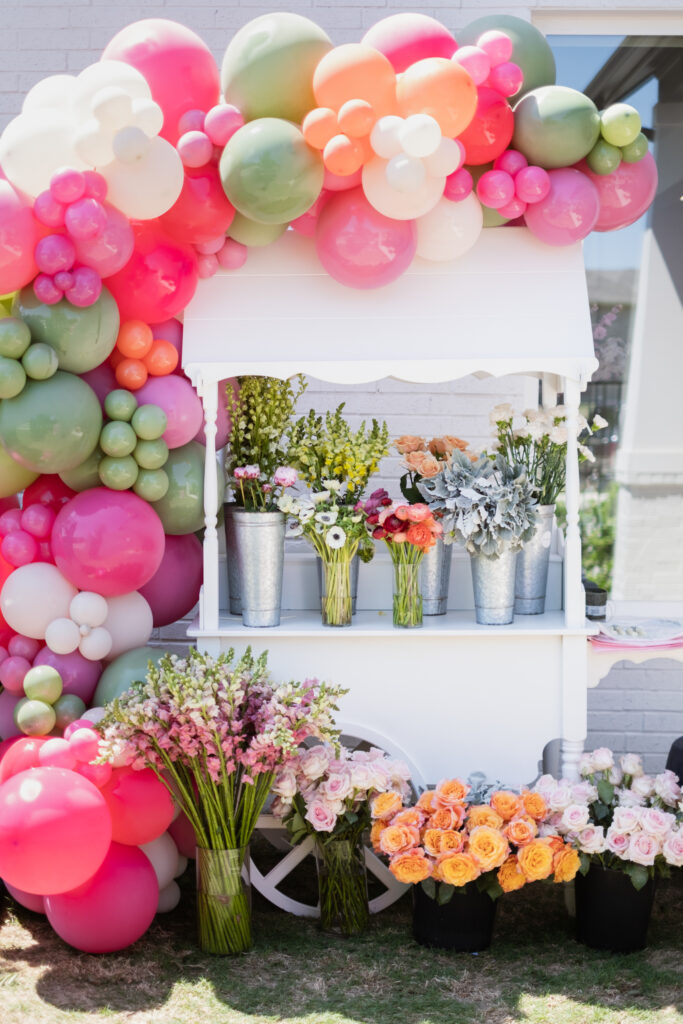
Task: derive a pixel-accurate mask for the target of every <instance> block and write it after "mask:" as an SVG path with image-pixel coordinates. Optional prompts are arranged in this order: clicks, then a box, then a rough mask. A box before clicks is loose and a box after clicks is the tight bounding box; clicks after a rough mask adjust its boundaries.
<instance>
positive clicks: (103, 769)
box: [74, 762, 112, 789]
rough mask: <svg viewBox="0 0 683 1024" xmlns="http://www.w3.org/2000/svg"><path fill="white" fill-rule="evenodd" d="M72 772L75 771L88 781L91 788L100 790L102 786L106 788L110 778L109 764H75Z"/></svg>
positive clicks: (110, 769)
mask: <svg viewBox="0 0 683 1024" xmlns="http://www.w3.org/2000/svg"><path fill="white" fill-rule="evenodd" d="M74 771H77V772H78V774H79V775H82V776H83V778H84V779H89V781H90V782H92V784H93V786H97V788H98V789H102V786H106V785H107V783H108V782H109V780H110V778H111V772H112V768H111V765H110V764H84V763H83V762H77V763H76V767H75V769H74Z"/></svg>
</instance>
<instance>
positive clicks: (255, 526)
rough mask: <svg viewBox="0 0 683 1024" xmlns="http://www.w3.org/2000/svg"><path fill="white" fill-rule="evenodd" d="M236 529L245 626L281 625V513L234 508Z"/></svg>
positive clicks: (283, 540)
mask: <svg viewBox="0 0 683 1024" xmlns="http://www.w3.org/2000/svg"><path fill="white" fill-rule="evenodd" d="M232 518H233V530H234V534H235V549H236V554H237V566H238V570H239V578H240V586H241V596H242V623H243V624H244V625H245V626H279V625H280V605H281V604H282V572H283V569H284V562H285V517H284V515H283V513H282V512H251V511H248V510H246V509H243V508H237V509H235V510H234V511H233V514H232Z"/></svg>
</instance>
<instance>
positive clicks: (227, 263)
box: [216, 238, 249, 270]
mask: <svg viewBox="0 0 683 1024" xmlns="http://www.w3.org/2000/svg"><path fill="white" fill-rule="evenodd" d="M248 254H249V250H248V249H247V247H246V245H243V244H242V243H241V242H236V241H235V239H234V238H226V240H225V244H224V245H223V247H222V249H220V250H219V251H218V253H217V254H216V259H217V260H218V263H219V265H220V266H221V267H222V268H223V270H239V269H240V267H243V266H244V264H245V263H246V262H247V256H248Z"/></svg>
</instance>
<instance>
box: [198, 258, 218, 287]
mask: <svg viewBox="0 0 683 1024" xmlns="http://www.w3.org/2000/svg"><path fill="white" fill-rule="evenodd" d="M218 266H219V264H218V260H217V259H216V257H215V256H214V255H213V253H209V254H208V255H199V256H197V275H198V277H199V279H200V280H201V281H206V279H207V278H209V277H213V275H214V274H217V273H218Z"/></svg>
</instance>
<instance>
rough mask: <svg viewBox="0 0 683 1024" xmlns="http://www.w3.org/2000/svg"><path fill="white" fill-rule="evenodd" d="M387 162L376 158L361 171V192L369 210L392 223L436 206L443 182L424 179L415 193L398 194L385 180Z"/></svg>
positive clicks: (439, 179) (442, 180) (412, 216)
mask: <svg viewBox="0 0 683 1024" xmlns="http://www.w3.org/2000/svg"><path fill="white" fill-rule="evenodd" d="M386 167H387V161H386V160H382V159H380V158H379V157H375V159H374V160H370V161H369V162H368V163H367V164H366V165H365V167H364V168H363V191H364V192H365V197H366V199H367V200H368V202H369V203H370V205H371V206H374V207H375V209H376V210H377V211H378V212H379V213H383V214H384V215H385V217H393V218H394V219H395V220H413V219H414V218H415V217H421V216H422V215H423V214H425V213H427V212H428V211H429V210H431V209H432V207H434V206H436V204H437V203H438V201H439V199H440V198H441V196H442V195H443V190H444V186H445V184H446V179H445V178H437V177H430V176H429V175H427V176H425V180H424V183H423V184H422V185H421V186H420V188H418V189H415V191H414V192H399V191H398V190H397V189H395V188H392V187H391V185H390V184H389V182H388V181H387V177H386Z"/></svg>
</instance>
